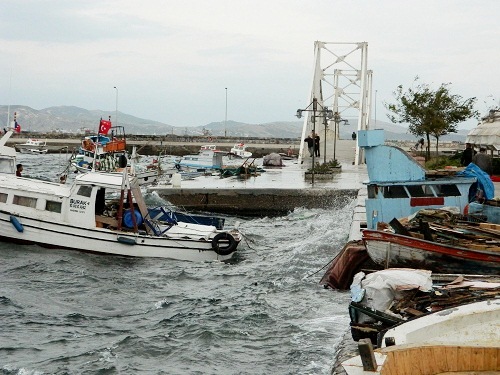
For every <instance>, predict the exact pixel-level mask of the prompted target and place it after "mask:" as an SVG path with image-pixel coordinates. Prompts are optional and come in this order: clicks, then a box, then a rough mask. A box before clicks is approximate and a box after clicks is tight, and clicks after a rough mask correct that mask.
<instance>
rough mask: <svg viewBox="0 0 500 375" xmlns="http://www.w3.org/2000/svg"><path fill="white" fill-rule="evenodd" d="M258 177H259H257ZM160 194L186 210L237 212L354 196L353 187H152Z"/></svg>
mask: <svg viewBox="0 0 500 375" xmlns="http://www.w3.org/2000/svg"><path fill="white" fill-rule="evenodd" d="M257 178H258V177H257ZM152 190H154V191H156V192H157V193H158V194H159V195H160V196H161V197H162V198H164V199H166V200H168V201H169V202H170V203H172V204H174V205H175V206H178V207H184V208H186V209H189V210H196V211H210V212H214V213H224V214H230V215H237V216H275V215H286V214H287V213H288V212H291V211H293V210H294V209H295V208H297V207H305V208H331V207H339V206H342V205H345V204H346V203H347V202H348V201H349V200H351V199H353V198H355V197H356V196H357V190H356V189H341V190H338V189H330V188H318V189H314V190H309V189H307V190H306V189H280V188H277V189H270V188H267V189H266V188H264V189H247V188H241V189H213V188H207V189H203V188H201V189H200V188H190V189H182V188H161V187H158V188H153V189H152Z"/></svg>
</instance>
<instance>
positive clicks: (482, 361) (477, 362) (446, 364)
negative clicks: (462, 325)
mask: <svg viewBox="0 0 500 375" xmlns="http://www.w3.org/2000/svg"><path fill="white" fill-rule="evenodd" d="M373 354H374V361H375V363H376V365H375V366H376V367H375V369H374V370H364V368H363V362H362V359H361V357H354V358H351V359H349V360H347V361H345V362H343V363H342V367H343V368H344V370H345V371H346V373H347V375H369V374H371V375H377V374H380V375H453V374H455V375H493V374H498V373H499V370H500V366H499V365H498V361H499V359H500V347H498V346H496V347H481V346H467V345H460V344H456V345H422V344H420V345H402V346H391V347H387V348H384V349H377V350H376V351H375V352H374V353H373Z"/></svg>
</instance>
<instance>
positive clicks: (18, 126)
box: [14, 121, 21, 133]
mask: <svg viewBox="0 0 500 375" xmlns="http://www.w3.org/2000/svg"><path fill="white" fill-rule="evenodd" d="M14 130H15V132H16V133H21V125H19V124H18V123H17V121H14Z"/></svg>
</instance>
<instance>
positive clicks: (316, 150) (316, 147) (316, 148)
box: [313, 133, 320, 156]
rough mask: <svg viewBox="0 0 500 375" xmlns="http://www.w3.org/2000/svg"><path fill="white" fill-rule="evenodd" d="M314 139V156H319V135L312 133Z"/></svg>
mask: <svg viewBox="0 0 500 375" xmlns="http://www.w3.org/2000/svg"><path fill="white" fill-rule="evenodd" d="M313 137H314V155H316V156H320V155H319V135H317V134H315V133H313Z"/></svg>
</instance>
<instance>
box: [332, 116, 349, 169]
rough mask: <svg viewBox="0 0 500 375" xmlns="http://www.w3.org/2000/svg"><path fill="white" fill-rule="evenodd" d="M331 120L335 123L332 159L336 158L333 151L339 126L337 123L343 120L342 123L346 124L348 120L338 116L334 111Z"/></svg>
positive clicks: (335, 146) (335, 147)
mask: <svg viewBox="0 0 500 375" xmlns="http://www.w3.org/2000/svg"><path fill="white" fill-rule="evenodd" d="M333 122H334V124H335V134H334V137H333V160H336V157H335V151H336V149H337V134H338V133H337V132H338V128H339V124H340V123H341V122H343V123H344V124H348V123H349V122H348V121H347V120H345V119H343V118H341V117H340V114H339V113H338V112H335V113H334V114H333Z"/></svg>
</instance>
